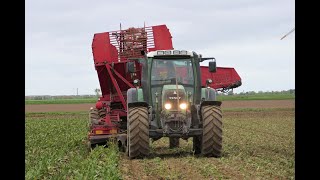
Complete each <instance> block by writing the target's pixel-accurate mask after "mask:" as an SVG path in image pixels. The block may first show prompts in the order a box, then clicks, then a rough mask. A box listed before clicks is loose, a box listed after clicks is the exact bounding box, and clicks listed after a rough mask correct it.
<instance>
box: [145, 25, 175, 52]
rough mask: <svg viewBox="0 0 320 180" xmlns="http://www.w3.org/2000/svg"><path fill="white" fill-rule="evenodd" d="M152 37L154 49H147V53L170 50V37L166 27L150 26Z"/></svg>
mask: <svg viewBox="0 0 320 180" xmlns="http://www.w3.org/2000/svg"><path fill="white" fill-rule="evenodd" d="M152 30H153V37H154V46H155V47H154V48H149V51H155V50H169V49H170V50H171V49H173V47H172V36H171V33H170V31H169V29H168V28H167V26H166V25H159V26H152Z"/></svg>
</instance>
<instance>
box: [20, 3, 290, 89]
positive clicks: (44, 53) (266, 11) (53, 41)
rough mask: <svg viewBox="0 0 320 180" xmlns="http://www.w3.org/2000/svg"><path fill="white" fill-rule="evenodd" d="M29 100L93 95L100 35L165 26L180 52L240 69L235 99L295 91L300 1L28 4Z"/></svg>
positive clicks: (27, 54)
mask: <svg viewBox="0 0 320 180" xmlns="http://www.w3.org/2000/svg"><path fill="white" fill-rule="evenodd" d="M25 17H26V19H25V20H26V46H25V47H26V76H25V78H26V79H25V80H26V81H25V83H26V84H25V86H26V91H25V92H26V95H75V94H76V92H77V91H76V90H77V88H78V91H79V94H94V89H95V88H100V87H99V82H98V76H97V73H96V71H95V69H94V66H93V56H92V49H91V43H92V38H93V34H94V33H99V32H106V31H113V30H118V29H119V26H120V23H121V24H122V29H124V28H129V27H143V23H144V22H145V23H146V26H155V25H161V24H166V25H167V27H168V28H169V29H170V32H171V35H172V37H173V38H172V41H173V46H174V48H175V49H186V50H190V51H196V52H197V53H200V54H202V55H203V57H215V58H216V59H217V66H219V67H234V68H235V69H236V70H237V72H238V74H239V75H240V76H241V78H242V86H241V87H239V88H236V89H234V92H242V91H260V90H262V91H272V90H273V91H280V90H288V89H294V88H295V33H294V32H293V33H291V34H290V35H289V36H287V37H286V38H284V39H283V40H280V38H281V37H282V36H283V35H285V34H286V33H288V32H289V31H290V30H291V29H293V28H294V27H295V4H294V1H293V0H280V1H279V0H268V1H263V0H233V1H218V0H202V1H179V0H175V1H169V0H168V1H165V0H162V1H159V0H158V1H151V0H140V1H134V0H132V1H125V0H122V1H106V0H95V1H88V0H86V1H82V0H78V1H68V0H46V1H42V0H27V1H26V16H25Z"/></svg>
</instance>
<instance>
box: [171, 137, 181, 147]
mask: <svg viewBox="0 0 320 180" xmlns="http://www.w3.org/2000/svg"><path fill="white" fill-rule="evenodd" d="M169 144H170V145H169V148H177V147H179V138H176V137H170V138H169Z"/></svg>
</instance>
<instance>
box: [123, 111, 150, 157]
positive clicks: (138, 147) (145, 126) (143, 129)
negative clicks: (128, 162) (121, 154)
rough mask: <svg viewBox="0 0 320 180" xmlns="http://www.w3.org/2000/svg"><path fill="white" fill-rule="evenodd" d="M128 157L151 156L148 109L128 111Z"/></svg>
mask: <svg viewBox="0 0 320 180" xmlns="http://www.w3.org/2000/svg"><path fill="white" fill-rule="evenodd" d="M127 143H128V145H127V148H128V156H129V157H130V158H136V157H144V156H147V155H148V154H149V120H148V109H147V108H146V107H132V108H129V110H128V140H127Z"/></svg>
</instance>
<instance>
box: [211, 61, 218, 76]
mask: <svg viewBox="0 0 320 180" xmlns="http://www.w3.org/2000/svg"><path fill="white" fill-rule="evenodd" d="M216 71H217V65H216V61H210V62H209V72H212V73H213V72H216Z"/></svg>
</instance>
